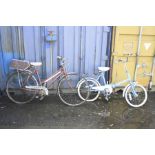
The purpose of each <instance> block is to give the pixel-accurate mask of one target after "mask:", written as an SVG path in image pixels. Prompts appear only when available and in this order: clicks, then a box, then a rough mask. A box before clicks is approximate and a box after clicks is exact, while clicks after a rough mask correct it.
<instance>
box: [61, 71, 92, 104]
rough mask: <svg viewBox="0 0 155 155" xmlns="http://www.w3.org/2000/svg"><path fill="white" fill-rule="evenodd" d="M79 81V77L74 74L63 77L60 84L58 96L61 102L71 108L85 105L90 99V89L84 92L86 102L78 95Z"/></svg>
mask: <svg viewBox="0 0 155 155" xmlns="http://www.w3.org/2000/svg"><path fill="white" fill-rule="evenodd" d="M78 81H79V77H78V75H75V74H72V75H67V76H66V77H63V78H62V80H61V81H60V82H59V84H58V95H59V97H60V99H61V101H62V102H63V103H65V104H67V105H69V106H78V105H81V104H83V103H84V102H85V101H86V99H87V98H88V97H89V91H88V89H89V87H87V89H85V90H83V91H84V93H85V98H86V99H85V100H82V99H81V98H80V97H79V95H78V88H77V83H78Z"/></svg>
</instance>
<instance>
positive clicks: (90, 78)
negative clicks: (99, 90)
mask: <svg viewBox="0 0 155 155" xmlns="http://www.w3.org/2000/svg"><path fill="white" fill-rule="evenodd" d="M83 79H85V80H87V79H88V80H94V81H96V82H97V83H98V85H99V86H100V85H101V84H100V83H99V82H98V81H97V80H96V79H94V78H92V77H84V78H82V79H81V80H80V81H79V82H78V83H77V85H76V88H78V87H79V84H80V83H81V82H82V81H83Z"/></svg>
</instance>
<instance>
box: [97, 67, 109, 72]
mask: <svg viewBox="0 0 155 155" xmlns="http://www.w3.org/2000/svg"><path fill="white" fill-rule="evenodd" d="M98 70H99V72H106V71H108V70H110V67H98Z"/></svg>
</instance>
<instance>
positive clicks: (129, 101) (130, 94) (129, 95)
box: [125, 84, 148, 108]
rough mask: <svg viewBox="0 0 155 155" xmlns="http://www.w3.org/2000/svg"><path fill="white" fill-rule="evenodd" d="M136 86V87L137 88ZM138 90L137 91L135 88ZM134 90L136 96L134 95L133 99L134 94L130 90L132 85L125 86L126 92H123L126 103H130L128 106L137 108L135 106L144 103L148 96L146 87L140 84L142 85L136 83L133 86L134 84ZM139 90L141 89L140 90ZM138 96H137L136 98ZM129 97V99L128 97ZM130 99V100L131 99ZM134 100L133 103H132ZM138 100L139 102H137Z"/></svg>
mask: <svg viewBox="0 0 155 155" xmlns="http://www.w3.org/2000/svg"><path fill="white" fill-rule="evenodd" d="M137 88H138V89H137ZM136 89H137V90H138V91H137V90H136ZM134 90H135V91H136V93H137V94H138V96H137V97H135V99H133V98H134V95H133V91H132V86H131V85H130V86H129V87H128V88H127V90H126V92H125V99H126V101H127V103H128V104H129V105H130V106H132V107H135V108H137V107H141V106H143V105H144V104H145V103H146V101H147V98H148V96H147V91H146V89H145V88H144V87H143V86H142V85H139V84H136V85H135V86H134ZM140 90H141V91H140ZM142 93H144V99H142V97H141V96H142V95H141V94H142ZM138 97H139V98H138ZM130 98H131V99H130ZM131 100H132V101H131ZM134 101H135V103H133V102H134ZM139 102H140V103H139Z"/></svg>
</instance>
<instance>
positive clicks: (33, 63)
mask: <svg viewBox="0 0 155 155" xmlns="http://www.w3.org/2000/svg"><path fill="white" fill-rule="evenodd" d="M30 64H31V65H32V66H41V65H42V62H30Z"/></svg>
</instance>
